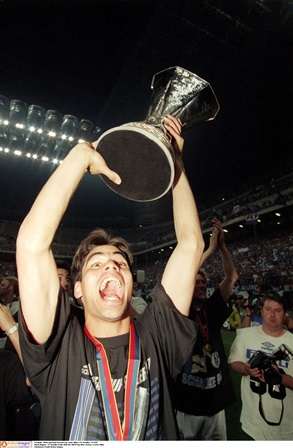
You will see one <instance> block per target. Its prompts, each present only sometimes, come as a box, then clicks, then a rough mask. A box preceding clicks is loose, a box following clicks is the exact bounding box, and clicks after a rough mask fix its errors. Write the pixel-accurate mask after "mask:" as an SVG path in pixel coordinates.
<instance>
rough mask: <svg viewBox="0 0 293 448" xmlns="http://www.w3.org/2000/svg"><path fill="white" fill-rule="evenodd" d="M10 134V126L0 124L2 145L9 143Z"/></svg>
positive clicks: (0, 141) (0, 143) (0, 142)
mask: <svg viewBox="0 0 293 448" xmlns="http://www.w3.org/2000/svg"><path fill="white" fill-rule="evenodd" d="M8 135H9V134H8V128H7V127H6V126H0V146H2V147H5V146H7V145H8Z"/></svg>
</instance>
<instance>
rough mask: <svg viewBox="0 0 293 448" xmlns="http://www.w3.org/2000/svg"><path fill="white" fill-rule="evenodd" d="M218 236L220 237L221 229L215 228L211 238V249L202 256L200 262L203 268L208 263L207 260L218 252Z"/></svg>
mask: <svg viewBox="0 0 293 448" xmlns="http://www.w3.org/2000/svg"><path fill="white" fill-rule="evenodd" d="M218 236H219V229H218V228H217V227H215V226H214V227H213V231H212V234H211V236H210V242H209V247H208V248H207V250H205V251H204V253H203V254H202V257H201V260H200V266H203V265H204V263H205V262H206V261H207V259H208V258H210V256H211V255H213V253H215V252H216V250H217V249H218Z"/></svg>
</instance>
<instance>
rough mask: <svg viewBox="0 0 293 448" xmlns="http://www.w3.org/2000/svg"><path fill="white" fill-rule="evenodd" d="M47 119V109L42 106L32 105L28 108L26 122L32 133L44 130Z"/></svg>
mask: <svg viewBox="0 0 293 448" xmlns="http://www.w3.org/2000/svg"><path fill="white" fill-rule="evenodd" d="M44 118H45V109H44V108H43V107H41V106H36V105H35V104H31V105H30V106H29V108H28V112H27V117H26V122H27V126H28V129H29V131H30V132H35V131H38V130H39V129H42V128H43V125H44Z"/></svg>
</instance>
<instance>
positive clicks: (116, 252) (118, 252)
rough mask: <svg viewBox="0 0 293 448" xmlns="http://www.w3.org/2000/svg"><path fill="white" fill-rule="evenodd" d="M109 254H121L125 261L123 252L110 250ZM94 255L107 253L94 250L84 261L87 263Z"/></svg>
mask: <svg viewBox="0 0 293 448" xmlns="http://www.w3.org/2000/svg"><path fill="white" fill-rule="evenodd" d="M111 254H112V255H121V256H122V257H123V258H124V259H125V260H126V261H127V258H126V256H125V254H124V253H123V252H122V251H120V250H116V251H115V252H111ZM95 255H107V254H105V252H100V251H96V252H94V253H92V254H91V255H89V257H88V259H87V260H86V263H88V262H89V261H90V260H91V259H92V258H93V257H94V256H95Z"/></svg>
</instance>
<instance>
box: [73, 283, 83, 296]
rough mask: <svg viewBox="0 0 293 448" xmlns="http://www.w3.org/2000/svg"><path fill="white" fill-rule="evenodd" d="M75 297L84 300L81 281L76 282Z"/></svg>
mask: <svg viewBox="0 0 293 448" xmlns="http://www.w3.org/2000/svg"><path fill="white" fill-rule="evenodd" d="M74 297H75V298H76V299H80V300H82V287H81V282H80V281H78V282H75V283H74Z"/></svg>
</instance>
